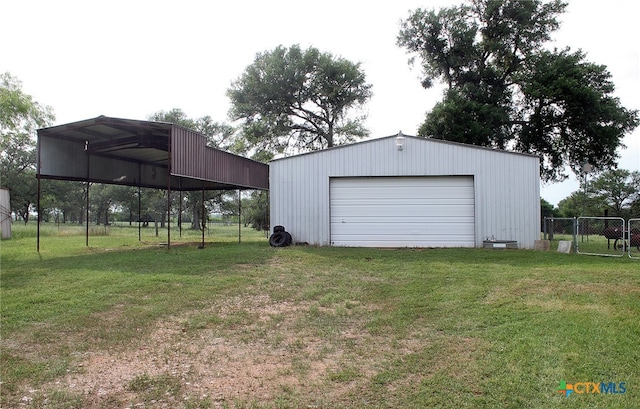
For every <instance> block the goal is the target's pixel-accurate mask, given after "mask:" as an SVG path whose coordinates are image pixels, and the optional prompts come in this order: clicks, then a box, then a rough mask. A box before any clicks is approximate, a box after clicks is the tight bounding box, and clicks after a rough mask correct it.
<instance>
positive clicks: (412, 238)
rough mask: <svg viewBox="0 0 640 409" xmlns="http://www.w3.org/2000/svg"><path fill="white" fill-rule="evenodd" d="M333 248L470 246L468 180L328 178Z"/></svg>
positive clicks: (471, 218) (471, 211)
mask: <svg viewBox="0 0 640 409" xmlns="http://www.w3.org/2000/svg"><path fill="white" fill-rule="evenodd" d="M329 196H330V200H331V205H330V212H331V244H332V245H335V246H357V247H474V245H475V235H474V220H475V218H474V192H473V177H472V176H421V177H356V178H332V179H331V181H330V190H329Z"/></svg>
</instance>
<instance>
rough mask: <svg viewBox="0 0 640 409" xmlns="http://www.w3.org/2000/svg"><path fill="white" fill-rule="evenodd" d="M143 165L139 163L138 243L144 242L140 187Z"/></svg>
mask: <svg viewBox="0 0 640 409" xmlns="http://www.w3.org/2000/svg"><path fill="white" fill-rule="evenodd" d="M140 167H141V165H140V164H139V163H138V241H142V232H141V226H140V223H142V215H141V214H140V213H141V212H142V190H141V189H140V185H141V184H142V171H141V170H140Z"/></svg>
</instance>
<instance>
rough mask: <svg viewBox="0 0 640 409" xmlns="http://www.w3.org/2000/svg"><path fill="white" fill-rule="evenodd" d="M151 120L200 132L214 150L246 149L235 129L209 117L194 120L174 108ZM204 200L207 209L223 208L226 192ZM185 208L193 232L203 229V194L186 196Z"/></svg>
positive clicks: (151, 116)
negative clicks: (189, 214)
mask: <svg viewBox="0 0 640 409" xmlns="http://www.w3.org/2000/svg"><path fill="white" fill-rule="evenodd" d="M149 120H150V121H159V122H169V123H172V124H175V125H179V126H182V127H184V128H187V129H190V130H192V131H194V132H198V133H200V134H202V135H204V136H205V137H206V138H207V144H208V145H209V146H210V147H212V148H217V149H224V150H231V151H233V152H236V153H242V151H243V149H244V145H243V144H242V142H241V141H239V140H238V138H236V136H235V133H236V131H235V128H233V127H232V126H231V125H228V124H224V123H219V122H214V121H213V120H212V119H211V117H209V116H204V117H201V118H196V119H193V118H189V116H188V115H187V114H186V113H184V112H183V111H182V110H181V109H179V108H174V109H172V110H170V111H168V112H165V111H160V112H156V113H155V114H152V115H150V116H149ZM150 200H151V201H152V202H154V203H157V202H158V201H157V200H153V199H150ZM204 200H205V204H204V205H205V208H207V207H209V208H211V207H215V206H216V205H217V206H221V205H222V204H223V202H224V201H225V192H224V191H209V192H206V194H205V199H204ZM156 207H157V206H156ZM185 207H187V208H189V209H190V210H191V213H192V215H193V217H192V218H191V228H192V229H193V230H198V229H201V228H202V226H203V221H206V220H205V218H206V215H203V214H202V193H201V192H188V193H187V194H186V204H185ZM156 213H157V212H156ZM163 217H164V216H163Z"/></svg>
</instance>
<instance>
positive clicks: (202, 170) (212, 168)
mask: <svg viewBox="0 0 640 409" xmlns="http://www.w3.org/2000/svg"><path fill="white" fill-rule="evenodd" d="M171 173H172V174H175V175H180V176H186V177H193V178H204V179H206V180H211V181H215V182H220V183H225V184H229V185H238V186H243V187H246V188H256V189H266V188H268V186H269V173H268V167H267V165H265V164H263V163H259V162H255V161H252V160H250V159H247V158H243V157H241V156H237V155H233V154H231V153H228V152H224V151H221V150H217V149H213V148H210V147H208V146H206V139H205V138H204V137H203V136H202V135H200V134H198V133H196V132H193V131H190V130H188V129H185V128H181V127H179V126H174V127H173V129H172V140H171Z"/></svg>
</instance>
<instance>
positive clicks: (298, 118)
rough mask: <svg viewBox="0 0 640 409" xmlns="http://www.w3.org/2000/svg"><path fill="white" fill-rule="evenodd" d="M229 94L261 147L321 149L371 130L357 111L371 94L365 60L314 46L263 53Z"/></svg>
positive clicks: (249, 137) (250, 139) (249, 136)
mask: <svg viewBox="0 0 640 409" xmlns="http://www.w3.org/2000/svg"><path fill="white" fill-rule="evenodd" d="M227 95H228V97H229V98H230V100H231V104H232V108H231V110H230V113H229V114H230V117H231V118H232V119H233V120H241V121H242V131H243V134H244V137H245V138H246V141H247V143H248V145H249V146H250V147H251V148H254V149H256V150H258V151H269V152H272V153H285V152H286V151H287V150H288V149H295V150H297V151H309V150H317V149H323V148H327V147H332V146H335V145H340V144H343V143H346V142H351V141H353V140H355V139H356V138H360V137H364V136H367V135H368V131H367V130H366V129H365V128H364V127H363V123H362V122H363V120H364V116H363V115H361V116H355V117H354V116H352V115H351V113H352V112H354V111H356V110H358V109H360V108H362V107H363V106H364V104H365V103H366V102H367V101H368V100H369V99H370V97H371V85H370V84H367V83H366V79H365V74H364V72H363V71H362V70H361V69H360V65H359V64H355V63H352V62H350V61H347V60H345V59H343V58H337V57H334V56H333V55H331V54H329V53H322V52H320V51H319V50H318V49H316V48H313V47H310V48H308V49H306V50H302V49H301V48H300V46H298V45H294V46H292V47H290V48H286V47H283V46H279V47H277V48H275V49H274V50H271V51H267V52H263V53H260V54H258V55H257V56H256V58H255V61H254V62H253V63H252V64H251V65H249V66H248V67H247V68H246V70H245V72H244V73H243V74H242V75H241V76H240V78H238V79H237V80H236V81H234V82H233V83H232V85H231V88H230V89H229V90H228V91H227Z"/></svg>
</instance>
